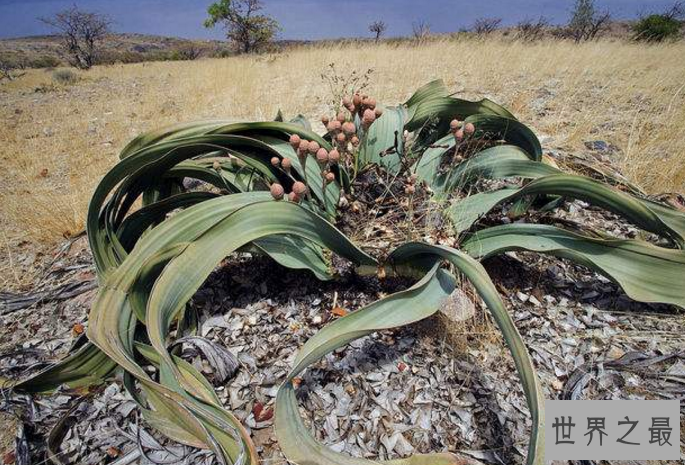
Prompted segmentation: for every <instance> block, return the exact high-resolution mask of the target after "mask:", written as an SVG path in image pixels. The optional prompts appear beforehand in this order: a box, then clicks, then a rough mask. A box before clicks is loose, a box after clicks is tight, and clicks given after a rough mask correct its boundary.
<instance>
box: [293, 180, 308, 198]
mask: <svg viewBox="0 0 685 465" xmlns="http://www.w3.org/2000/svg"><path fill="white" fill-rule="evenodd" d="M293 192H294V193H295V194H296V195H298V196H300V197H302V196H304V195H305V194H306V193H307V186H306V185H305V184H304V183H303V182H300V181H297V182H295V183H294V184H293Z"/></svg>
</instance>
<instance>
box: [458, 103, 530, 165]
mask: <svg viewBox="0 0 685 465" xmlns="http://www.w3.org/2000/svg"><path fill="white" fill-rule="evenodd" d="M465 122H466V123H473V125H474V126H475V127H476V132H475V134H474V135H473V137H476V138H485V139H493V140H504V141H506V142H507V143H508V144H511V145H516V146H517V147H520V148H521V149H522V150H524V151H525V152H526V153H527V154H528V156H529V158H531V159H532V160H535V161H540V160H542V146H541V145H540V141H539V140H538V138H537V136H536V135H535V133H534V132H533V131H532V130H531V129H530V128H529V127H528V126H526V125H525V124H523V123H522V122H520V121H518V120H517V119H516V118H513V117H510V116H503V115H497V114H475V115H471V116H469V117H468V118H466V120H465Z"/></svg>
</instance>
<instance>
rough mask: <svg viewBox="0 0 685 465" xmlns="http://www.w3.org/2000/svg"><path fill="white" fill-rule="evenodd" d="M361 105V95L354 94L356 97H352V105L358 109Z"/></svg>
mask: <svg viewBox="0 0 685 465" xmlns="http://www.w3.org/2000/svg"><path fill="white" fill-rule="evenodd" d="M361 103H362V96H361V95H359V94H354V95H353V96H352V104H353V105H354V106H355V107H358V106H359V105H361Z"/></svg>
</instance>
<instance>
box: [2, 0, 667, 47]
mask: <svg viewBox="0 0 685 465" xmlns="http://www.w3.org/2000/svg"><path fill="white" fill-rule="evenodd" d="M211 2H212V0H0V37H20V36H26V35H35V34H44V33H48V32H49V29H47V28H46V27H45V26H44V25H43V24H41V23H40V22H39V21H38V20H37V19H36V17H38V16H48V15H50V14H52V13H54V12H56V11H59V10H61V9H64V8H67V7H69V6H71V5H72V4H74V3H76V4H77V5H78V6H80V7H82V8H84V9H90V10H96V11H99V12H102V13H105V14H107V15H108V16H109V17H110V18H112V19H113V20H114V29H115V30H117V31H119V32H139V33H147V34H158V35H167V36H179V37H188V38H200V39H203V38H204V39H210V38H214V39H220V38H222V37H223V36H222V32H221V30H220V29H219V28H217V29H214V30H207V29H205V28H204V27H203V26H202V22H203V21H204V19H205V17H206V11H207V6H208V5H209V4H210V3H211ZM264 4H265V6H266V11H267V12H268V13H269V14H271V15H272V16H273V17H274V18H276V19H277V20H278V21H279V22H280V23H281V26H282V28H283V31H282V32H281V33H280V38H283V39H321V38H336V37H363V36H369V32H368V30H367V28H368V24H369V23H370V22H372V21H373V20H375V19H382V20H384V21H385V22H386V23H387V24H388V35H393V36H398V35H406V34H410V33H411V29H412V23H413V22H415V21H421V20H423V21H425V22H427V23H429V24H430V25H431V30H432V31H434V32H449V31H456V30H459V29H460V28H462V27H467V26H469V25H470V24H472V22H473V20H474V19H476V18H478V17H501V18H503V19H504V23H506V24H513V23H516V22H518V21H519V20H521V19H524V18H528V17H538V16H540V15H543V16H545V17H546V18H548V19H549V20H551V21H552V22H555V23H562V22H564V21H566V19H567V18H568V15H569V11H570V9H571V6H572V4H573V0H478V1H474V0H337V1H335V0H333V1H331V0H264ZM597 4H598V5H599V6H600V7H601V8H602V9H608V10H609V11H610V12H611V13H612V14H613V15H614V16H615V17H617V18H622V19H626V18H633V17H635V16H637V15H639V14H640V13H643V12H648V11H661V10H663V9H666V8H667V7H669V6H670V5H672V4H673V0H597Z"/></svg>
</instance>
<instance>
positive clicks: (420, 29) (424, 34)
mask: <svg viewBox="0 0 685 465" xmlns="http://www.w3.org/2000/svg"><path fill="white" fill-rule="evenodd" d="M411 28H412V32H413V34H414V39H416V40H417V41H418V42H423V41H424V40H426V39H427V38H428V37H429V36H430V35H431V26H430V24H428V23H427V22H425V21H418V22H415V23H412V25H411Z"/></svg>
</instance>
